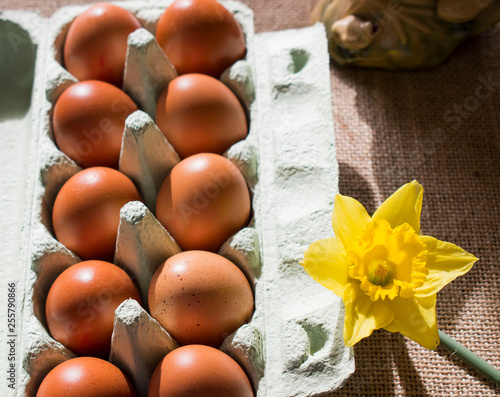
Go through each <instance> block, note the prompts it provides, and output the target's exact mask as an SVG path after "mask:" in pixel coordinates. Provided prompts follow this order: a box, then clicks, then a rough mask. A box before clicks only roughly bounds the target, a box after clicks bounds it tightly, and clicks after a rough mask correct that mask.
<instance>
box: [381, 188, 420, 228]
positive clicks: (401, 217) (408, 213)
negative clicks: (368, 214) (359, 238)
mask: <svg viewBox="0 0 500 397" xmlns="http://www.w3.org/2000/svg"><path fill="white" fill-rule="evenodd" d="M423 194H424V189H423V188H422V185H420V183H418V182H417V181H413V182H410V183H407V184H406V185H403V186H402V187H400V188H399V189H398V190H397V191H396V192H394V193H393V194H392V196H390V197H389V198H388V199H387V200H385V201H384V202H383V203H382V205H381V206H380V207H379V208H378V209H377V210H376V211H375V213H374V214H373V219H385V220H386V221H388V222H389V223H390V225H391V227H392V228H393V229H395V228H396V227H398V226H400V225H402V224H403V223H408V224H409V225H410V226H411V227H412V228H413V230H415V232H417V233H419V231H420V213H421V211H422V197H423Z"/></svg>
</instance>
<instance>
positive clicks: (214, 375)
mask: <svg viewBox="0 0 500 397" xmlns="http://www.w3.org/2000/svg"><path fill="white" fill-rule="evenodd" d="M253 395H254V394H253V391H252V386H251V385H250V381H249V380H248V377H247V376H246V374H245V372H243V370H242V369H241V367H240V366H239V365H238V364H237V363H236V361H234V360H233V359H232V358H231V357H229V356H228V355H226V354H224V353H223V352H221V351H220V350H217V349H214V348H212V347H208V346H200V345H189V346H183V347H180V348H178V349H176V350H174V351H172V352H170V353H169V354H167V355H166V356H165V357H164V358H163V360H162V361H160V363H159V364H158V366H157V367H156V369H155V371H154V373H153V376H152V377H151V381H150V383H149V391H148V397H160V396H161V397H164V396H168V397H188V396H197V397H222V396H223V397H253Z"/></svg>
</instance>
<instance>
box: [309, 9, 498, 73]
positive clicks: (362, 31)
mask: <svg viewBox="0 0 500 397" xmlns="http://www.w3.org/2000/svg"><path fill="white" fill-rule="evenodd" d="M499 20H500V1H498V0H319V1H318V3H317V4H316V7H315V8H314V10H313V11H312V13H311V22H313V23H314V22H318V21H320V22H322V23H323V24H324V25H325V27H326V32H327V37H328V42H329V51H330V56H331V57H332V59H333V60H334V61H335V63H337V64H339V65H359V66H366V67H378V68H384V69H421V68H426V67H432V66H436V65H439V64H440V63H441V62H443V61H444V60H445V59H446V58H447V57H448V55H450V53H451V52H452V51H453V49H454V48H455V47H456V46H457V45H458V44H459V43H460V42H462V41H463V40H464V39H466V38H468V37H470V36H472V35H475V34H477V33H479V32H481V31H483V30H485V29H487V28H488V27H490V26H493V25H494V24H495V23H496V22H498V21H499Z"/></svg>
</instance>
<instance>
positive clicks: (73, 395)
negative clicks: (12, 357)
mask: <svg viewBox="0 0 500 397" xmlns="http://www.w3.org/2000/svg"><path fill="white" fill-rule="evenodd" d="M55 396H64V397H136V396H137V393H136V391H135V389H134V386H133V385H132V383H131V382H130V380H129V379H128V378H127V376H126V375H125V374H124V373H123V372H122V371H120V369H119V368H118V367H116V366H114V365H113V364H111V363H109V362H107V361H104V360H101V359H99V358H94V357H77V358H73V359H71V360H67V361H64V362H63V363H61V364H59V365H58V366H56V367H55V368H54V369H52V371H50V372H49V373H48V375H47V376H46V377H45V378H44V380H43V381H42V384H41V385H40V387H39V388H38V392H37V394H36V397H55Z"/></svg>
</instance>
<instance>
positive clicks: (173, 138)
mask: <svg viewBox="0 0 500 397" xmlns="http://www.w3.org/2000/svg"><path fill="white" fill-rule="evenodd" d="M156 124H158V127H159V128H160V130H161V131H162V132H163V134H164V135H165V136H166V138H167V139H168V141H169V142H170V143H171V144H172V146H173V147H174V149H175V150H176V151H177V153H178V154H179V156H180V157H181V158H186V157H188V156H191V155H193V154H196V153H218V154H223V153H224V152H225V151H226V150H227V149H229V148H230V147H231V145H234V144H235V143H236V142H239V141H241V140H242V139H245V137H246V136H247V133H248V127H247V120H246V116H245V111H244V110H243V107H242V106H241V104H240V102H239V100H238V98H236V95H234V94H233V92H232V91H231V90H230V89H229V88H227V87H226V86H225V85H224V84H223V83H221V82H220V81H219V80H217V79H214V78H213V77H210V76H205V75H203V74H196V73H192V74H185V75H183V76H179V77H177V78H175V79H174V80H172V81H171V82H170V84H169V85H168V86H167V87H166V88H165V90H164V91H163V93H162V94H161V96H160V99H159V101H158V105H157V107H156Z"/></svg>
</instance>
